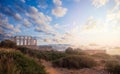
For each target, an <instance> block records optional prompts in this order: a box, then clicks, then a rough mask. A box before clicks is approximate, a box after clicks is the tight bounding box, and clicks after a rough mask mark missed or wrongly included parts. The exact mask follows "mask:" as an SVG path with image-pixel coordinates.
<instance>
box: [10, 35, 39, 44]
mask: <svg viewBox="0 0 120 74" xmlns="http://www.w3.org/2000/svg"><path fill="white" fill-rule="evenodd" d="M12 40H13V41H15V42H16V44H17V45H18V46H37V40H36V39H35V38H33V37H31V36H15V37H13V38H12Z"/></svg>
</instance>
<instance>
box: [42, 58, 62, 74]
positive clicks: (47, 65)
mask: <svg viewBox="0 0 120 74" xmlns="http://www.w3.org/2000/svg"><path fill="white" fill-rule="evenodd" d="M41 62H42V64H43V65H44V66H45V69H46V70H47V72H48V73H49V74H61V73H58V71H57V70H56V69H55V68H53V67H52V64H51V63H50V62H47V61H44V60H42V61H41Z"/></svg>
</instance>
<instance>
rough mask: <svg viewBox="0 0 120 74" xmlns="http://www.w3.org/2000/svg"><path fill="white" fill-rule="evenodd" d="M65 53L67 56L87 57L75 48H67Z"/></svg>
mask: <svg viewBox="0 0 120 74" xmlns="http://www.w3.org/2000/svg"><path fill="white" fill-rule="evenodd" d="M65 52H66V53H67V54H75V55H76V54H77V55H87V54H86V53H85V52H84V51H82V50H81V49H79V48H77V49H73V48H71V47H68V48H67V49H66V50H65Z"/></svg>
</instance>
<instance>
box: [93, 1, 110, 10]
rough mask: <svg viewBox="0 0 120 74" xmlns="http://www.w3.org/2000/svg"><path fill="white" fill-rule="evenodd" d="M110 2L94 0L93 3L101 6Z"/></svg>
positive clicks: (97, 6)
mask: <svg viewBox="0 0 120 74" xmlns="http://www.w3.org/2000/svg"><path fill="white" fill-rule="evenodd" d="M108 2H109V0H92V5H93V6H95V7H96V8H99V7H102V6H104V5H106V4H107V3H108Z"/></svg>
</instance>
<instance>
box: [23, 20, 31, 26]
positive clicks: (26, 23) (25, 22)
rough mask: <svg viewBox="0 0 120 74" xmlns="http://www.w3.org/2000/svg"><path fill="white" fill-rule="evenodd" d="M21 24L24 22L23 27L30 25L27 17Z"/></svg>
mask: <svg viewBox="0 0 120 74" xmlns="http://www.w3.org/2000/svg"><path fill="white" fill-rule="evenodd" d="M23 24H24V26H25V27H30V26H31V23H30V22H29V21H28V20H27V19H24V20H23Z"/></svg>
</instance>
